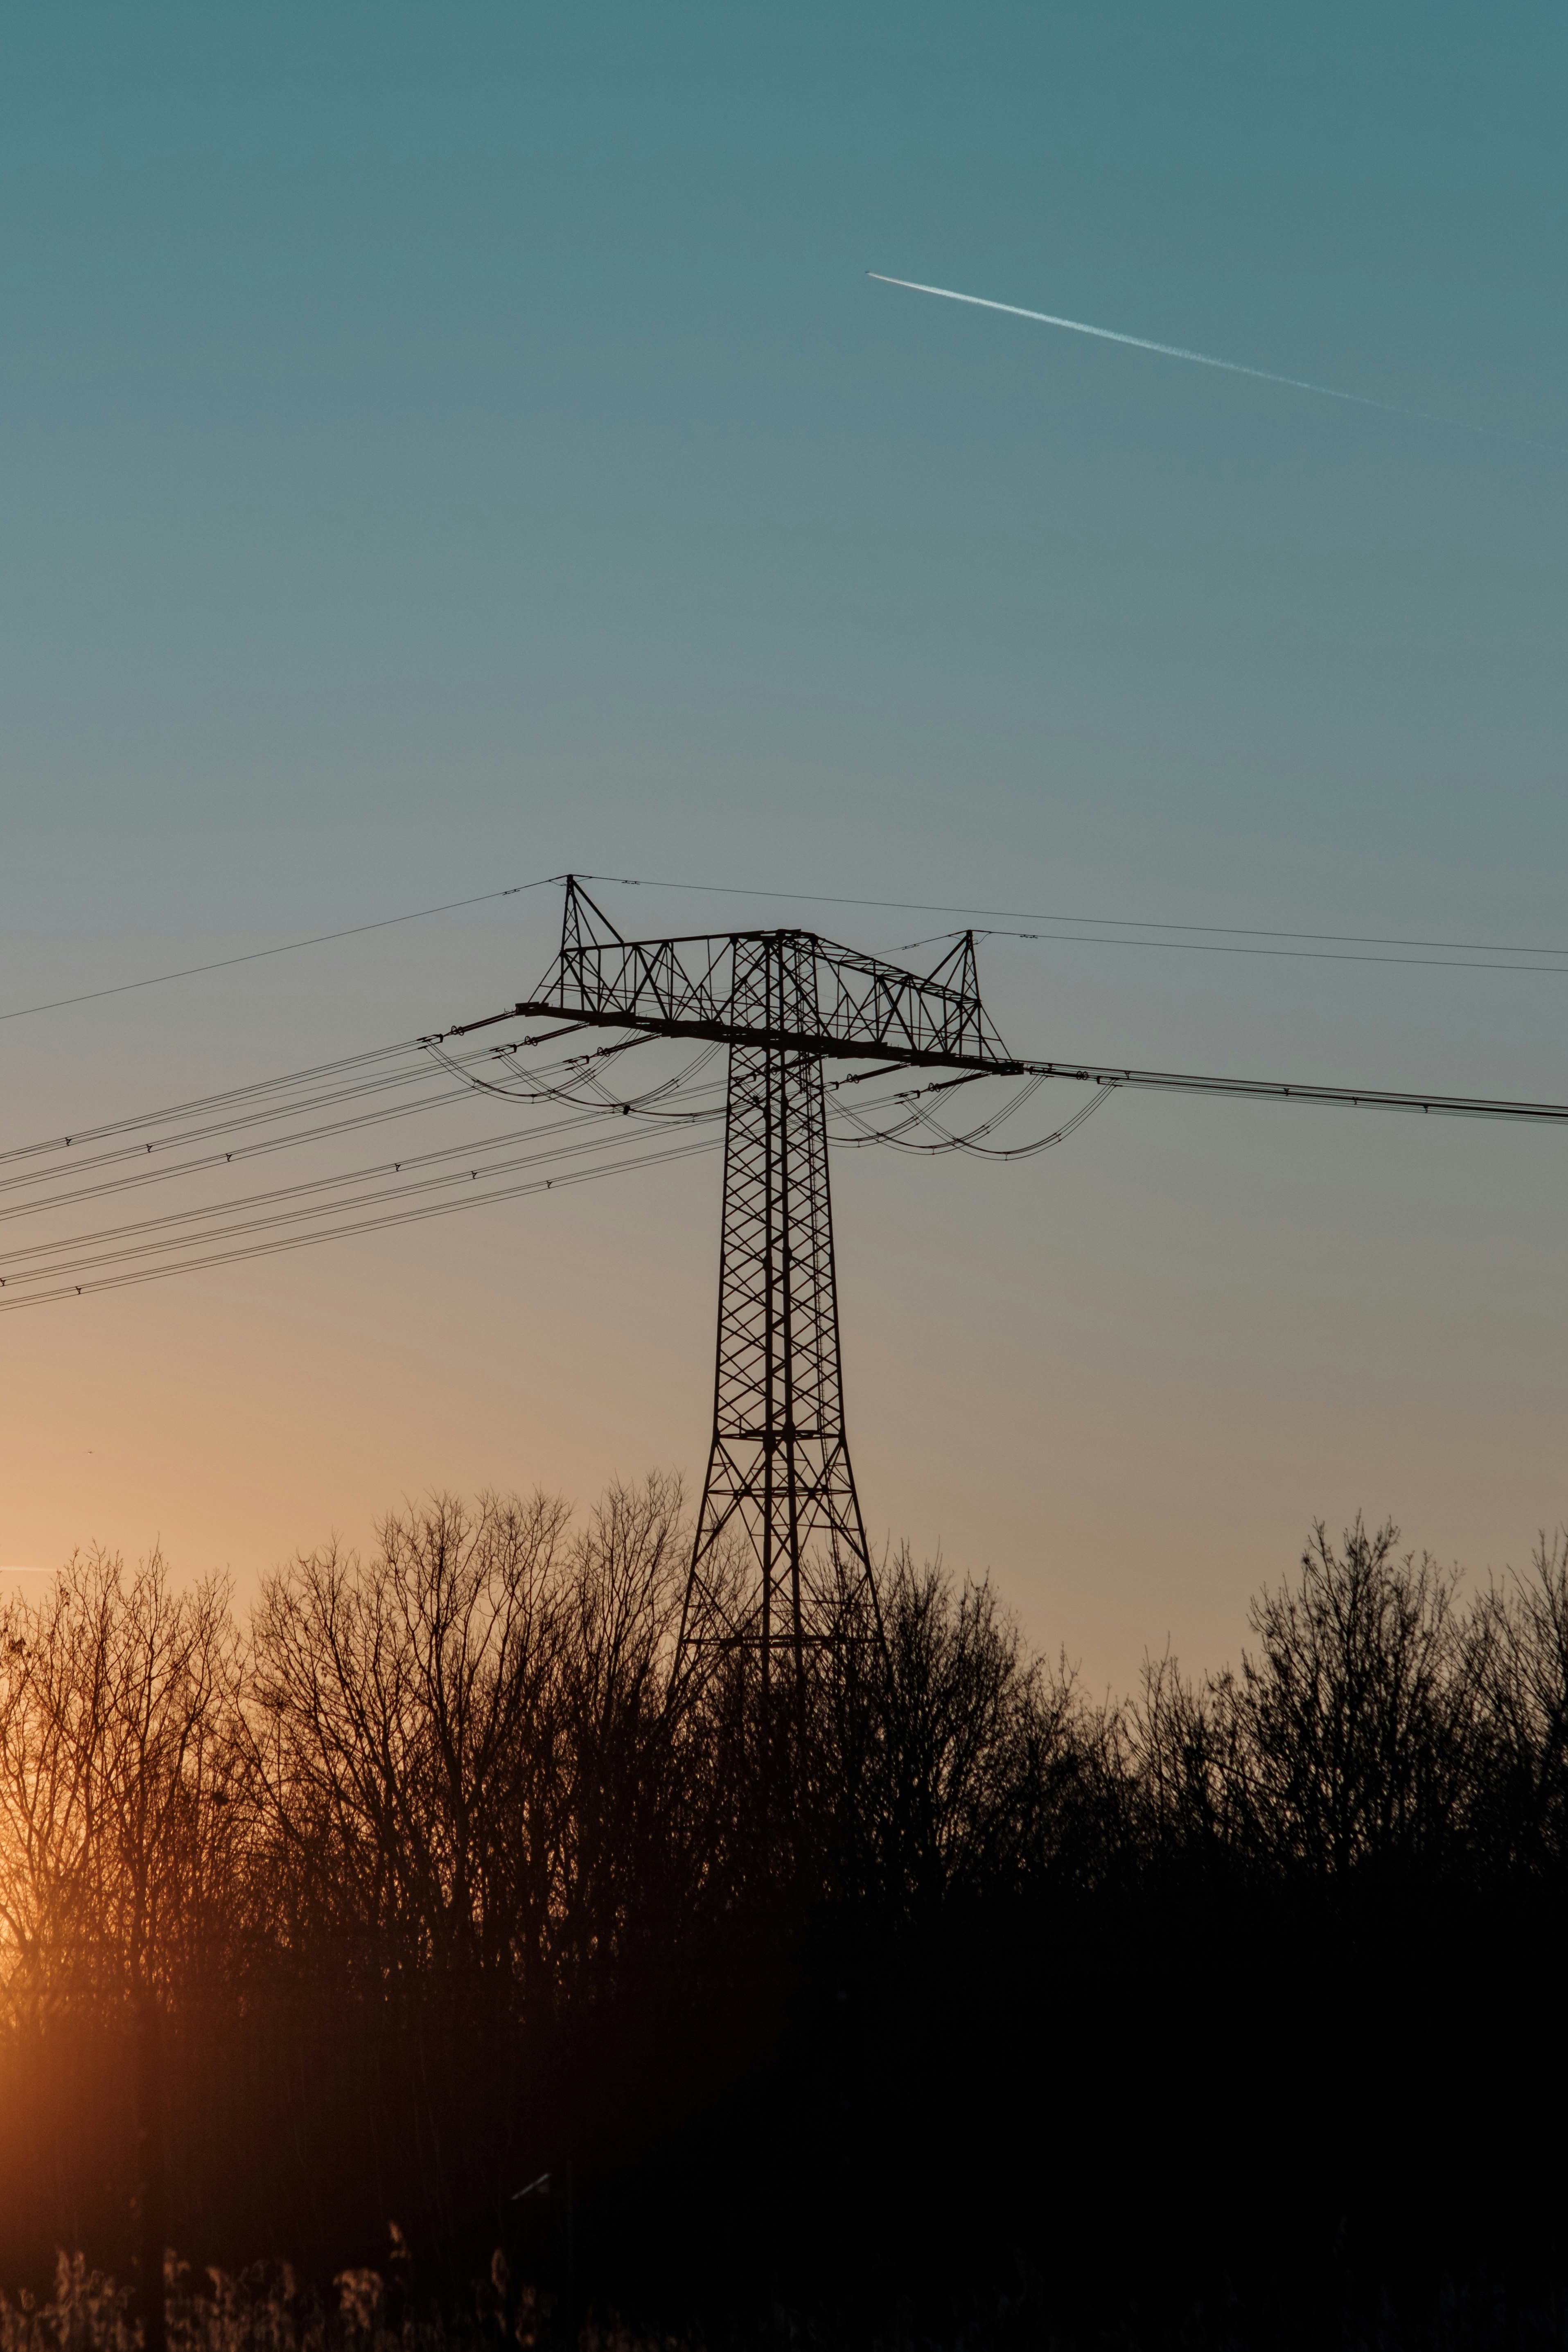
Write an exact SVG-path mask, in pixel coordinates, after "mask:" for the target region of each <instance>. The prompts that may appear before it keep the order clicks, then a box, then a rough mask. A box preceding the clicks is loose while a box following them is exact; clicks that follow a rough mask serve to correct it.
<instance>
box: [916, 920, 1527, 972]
mask: <svg viewBox="0 0 1568 2352" xmlns="http://www.w3.org/2000/svg"><path fill="white" fill-rule="evenodd" d="M1170 928H1171V929H1174V928H1175V926H1174V925H1172V926H1170ZM1151 929H1152V926H1151ZM938 936H939V937H940V938H942V939H951V938H952V936H953V934H952V932H951V931H943V932H942V933H940V934H938ZM976 936H977V937H978V938H981V939H988V940H1038V941H1047V942H1050V943H1051V944H1053V945H1055V946H1058V947H1110V948H1168V949H1170V950H1173V951H1175V952H1179V953H1183V954H1186V955H1254V956H1288V957H1294V958H1296V959H1298V960H1299V961H1301V962H1304V963H1385V964H1395V965H1398V966H1400V967H1402V968H1403V969H1405V970H1406V971H1421V970H1423V969H1426V970H1436V971H1550V972H1555V973H1556V974H1557V975H1558V977H1559V978H1560V979H1568V963H1505V962H1500V961H1497V960H1495V959H1491V960H1487V961H1482V960H1481V958H1480V954H1479V950H1477V952H1476V953H1475V954H1474V955H1466V956H1458V955H1453V956H1430V955H1377V954H1368V953H1363V952H1361V951H1360V950H1356V951H1354V952H1352V953H1346V952H1345V951H1344V950H1342V949H1339V948H1263V947H1252V946H1243V945H1241V944H1239V943H1233V942H1230V941H1222V940H1118V939H1112V938H1110V936H1109V935H1108V934H1107V933H1104V932H1100V931H1089V930H1083V931H981V932H979V933H977V934H976ZM1259 936H1263V935H1262V934H1259ZM931 944H932V941H931V940H911V941H910V947H928V946H930V945H931ZM900 952H908V950H900ZM1558 952H1559V950H1555V949H1531V950H1521V954H1522V953H1531V954H1555V953H1558ZM1561 952H1562V953H1563V954H1565V955H1568V949H1564V950H1561Z"/></svg>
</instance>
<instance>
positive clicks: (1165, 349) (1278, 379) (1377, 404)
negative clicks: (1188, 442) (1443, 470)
mask: <svg viewBox="0 0 1568 2352" xmlns="http://www.w3.org/2000/svg"><path fill="white" fill-rule="evenodd" d="M866 275H867V277H868V278H875V279H876V281H877V283H878V285H879V286H902V287H904V288H906V289H908V291H909V292H910V293H911V294H937V295H940V296H941V298H942V300H943V301H944V302H967V303H969V304H970V305H971V307H972V308H973V309H974V310H1003V311H1005V313H1006V315H1007V316H1008V318H1010V319H1033V320H1036V321H1037V323H1038V324H1039V325H1040V326H1042V327H1065V328H1066V330H1067V331H1068V334H1069V335H1093V336H1094V337H1095V338H1096V340H1097V341H1100V342H1102V343H1125V344H1127V345H1128V346H1129V348H1130V349H1131V350H1132V351H1135V352H1159V354H1160V356H1161V358H1162V359H1167V360H1188V361H1190V362H1191V363H1192V364H1193V366H1194V367H1209V368H1223V369H1224V370H1225V373H1226V374H1227V375H1249V376H1252V377H1254V378H1255V379H1256V380H1257V382H1258V383H1282V384H1285V385H1288V386H1289V390H1290V391H1292V392H1316V393H1321V394H1322V396H1323V398H1324V399H1325V400H1348V401H1349V402H1350V403H1351V404H1352V406H1353V407H1356V408H1379V409H1381V410H1382V411H1383V413H1384V415H1385V416H1414V417H1417V418H1419V420H1420V421H1421V423H1422V424H1423V425H1453V426H1456V427H1457V428H1458V431H1459V432H1461V433H1484V434H1485V435H1486V436H1487V438H1488V439H1489V440H1490V441H1511V442H1512V443H1513V444H1514V445H1515V446H1516V447H1518V448H1521V449H1544V450H1546V451H1548V452H1549V454H1550V455H1551V456H1552V457H1562V456H1563V455H1564V452H1563V450H1561V449H1559V448H1558V447H1556V446H1555V445H1554V444H1553V443H1552V442H1550V441H1530V440H1526V439H1525V437H1524V436H1523V435H1522V434H1519V433H1505V432H1502V431H1501V430H1500V428H1499V427H1498V426H1497V425H1470V424H1468V423H1467V422H1466V420H1465V419H1464V418H1463V417H1459V416H1438V415H1435V414H1434V412H1433V411H1432V410H1431V409H1429V408H1405V407H1403V406H1401V405H1400V404H1398V403H1397V402H1395V401H1392V400H1373V399H1372V398H1370V397H1369V395H1368V394H1366V393H1364V392H1341V391H1339V390H1337V389H1336V387H1335V386H1334V385H1333V384H1331V383H1309V382H1308V381H1307V379H1306V378H1305V377H1304V376H1299V375H1276V374H1275V373H1274V371H1273V369H1272V368H1256V367H1247V366H1245V365H1244V364H1243V362H1241V361H1240V360H1216V359H1215V357H1214V356H1213V354H1212V353H1211V352H1189V351H1187V350H1186V349H1185V348H1184V345H1182V344H1181V343H1155V342H1151V341H1150V340H1149V338H1148V337H1147V336H1146V335H1121V334H1118V333H1117V332H1116V331H1115V329H1114V328H1112V327H1091V326H1089V324H1088V323H1087V322H1086V321H1085V320H1082V319H1058V318H1056V317H1054V316H1053V314H1052V313H1051V312H1050V311H1049V310H1023V309H1021V308H1020V307H1019V305H1018V304H1017V303H1016V302H992V301H988V300H987V299H986V298H985V296H984V294H959V293H955V292H954V290H953V289H952V287H951V286H921V284H919V283H918V281H917V280H916V279H915V278H886V277H884V276H883V274H882V272H881V271H880V270H879V269H868V271H867V272H866Z"/></svg>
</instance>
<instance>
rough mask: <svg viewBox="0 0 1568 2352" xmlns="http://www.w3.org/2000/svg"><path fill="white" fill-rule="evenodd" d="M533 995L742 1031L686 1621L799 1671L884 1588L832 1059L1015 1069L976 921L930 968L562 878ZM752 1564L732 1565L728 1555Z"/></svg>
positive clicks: (604, 1013) (685, 1025) (689, 1025)
mask: <svg viewBox="0 0 1568 2352" xmlns="http://www.w3.org/2000/svg"><path fill="white" fill-rule="evenodd" d="M516 1010H517V1011H518V1012H519V1013H552V1014H557V1015H564V1016H566V1017H567V1018H569V1019H574V1020H578V1021H585V1022H595V1023H598V1024H603V1025H605V1026H607V1027H617V1028H633V1029H641V1030H645V1031H652V1032H654V1033H656V1034H666V1035H670V1036H684V1037H700V1038H709V1039H712V1040H715V1041H717V1042H720V1043H722V1044H724V1045H727V1046H728V1047H729V1053H730V1076H729V1087H728V1096H727V1101H726V1107H725V1126H724V1216H723V1238H722V1244H721V1255H720V1265H719V1343H718V1362H717V1368H716V1373H715V1379H714V1395H713V1435H712V1441H711V1444H710V1449H709V1456H708V1474H707V1476H706V1478H705V1479H704V1481H703V1486H702V1502H701V1507H700V1511H699V1514H698V1525H697V1538H696V1543H695V1546H694V1549H693V1552H692V1559H691V1570H690V1575H689V1580H688V1586H687V1595H686V1607H685V1611H684V1612H683V1619H682V1633H681V1640H682V1643H683V1644H684V1643H686V1642H687V1641H688V1640H690V1639H700V1640H704V1641H717V1642H721V1643H723V1644H725V1645H726V1646H731V1647H737V1646H739V1647H746V1648H749V1649H754V1650H755V1651H757V1652H758V1653H759V1654H760V1659H761V1667H762V1675H763V1683H764V1685H767V1684H768V1682H769V1681H770V1679H771V1677H772V1675H773V1670H774V1664H775V1661H776V1660H777V1658H778V1655H779V1653H780V1652H781V1651H782V1652H783V1653H784V1656H785V1657H786V1658H788V1659H789V1660H790V1662H791V1663H792V1664H793V1666H794V1669H795V1675H796V1677H797V1679H798V1678H799V1677H800V1676H801V1675H804V1672H805V1654H806V1652H807V1651H808V1650H809V1649H811V1648H812V1647H813V1646H814V1645H816V1644H818V1643H823V1642H825V1641H827V1640H830V1639H832V1638H834V1629H835V1628H836V1627H837V1626H839V1625H841V1624H842V1623H843V1622H844V1619H845V1612H846V1608H847V1607H848V1608H849V1609H850V1610H854V1609H855V1607H856V1606H857V1604H866V1605H868V1608H869V1610H870V1612H871V1614H872V1617H873V1620H875V1613H876V1606H877V1596H876V1584H875V1580H874V1578H873V1576H872V1571H871V1557H870V1552H869V1550H868V1547H867V1542H866V1530H865V1527H864V1524H863V1522H862V1519H861V1517H860V1504H859V1498H858V1496H857V1494H856V1491H855V1474H854V1471H853V1470H852V1469H851V1467H850V1463H849V1448H848V1444H847V1439H846V1436H845V1429H844V1385H843V1376H842V1373H841V1371H840V1369H839V1353H838V1297H837V1281H836V1277H835V1271H834V1262H833V1209H832V1200H831V1195H830V1192H829V1188H828V1175H827V1134H826V1116H825V1103H824V1090H823V1075H822V1066H823V1062H824V1060H825V1059H833V1060H838V1059H846V1060H859V1059H866V1058H870V1059H874V1060H879V1061H882V1062H886V1063H888V1064H890V1065H891V1066H896V1067H900V1068H902V1067H904V1066H907V1065H910V1064H921V1065H940V1066H953V1065H957V1066H960V1067H963V1068H969V1069H985V1070H997V1071H1008V1070H1016V1069H1017V1067H1018V1065H1017V1064H1016V1062H1013V1061H1012V1060H1010V1058H1009V1057H1008V1055H1007V1054H1006V1051H1005V1048H1004V1046H1003V1045H1002V1042H1001V1040H1000V1038H999V1037H998V1036H997V1035H996V1033H995V1031H994V1028H993V1027H992V1026H991V1024H990V1022H989V1021H988V1020H987V1018H986V1016H985V1014H984V1011H983V1010H982V1008H981V1004H980V999H979V992H978V987H977V983H976V979H975V971H974V950H973V940H971V939H970V938H969V937H968V936H967V935H966V936H965V937H964V939H963V940H962V941H961V943H960V944H959V946H957V947H956V948H954V949H953V950H952V953H951V954H950V955H948V956H946V957H944V958H943V960H942V963H940V964H939V965H938V967H937V969H936V971H934V972H933V973H931V975H930V976H929V977H928V978H921V976H919V975H917V974H915V973H913V972H908V971H900V970H899V969H898V967H897V966H895V965H892V964H885V963H882V962H880V961H879V960H878V959H876V958H875V957H871V956H864V955H858V954H857V953H856V952H855V951H854V950H851V949H848V948H841V947H836V946H834V945H833V944H832V943H831V942H830V941H827V940H820V939H818V938H817V937H816V934H815V933H814V932H811V931H802V930H772V931H734V932H726V933H722V934H720V935H718V936H711V937H703V938H698V939H681V940H623V939H622V937H621V935H620V933H619V932H618V931H616V929H615V927H614V926H613V924H611V923H610V922H609V920H608V919H607V918H606V917H605V915H604V914H603V913H602V911H601V910H600V908H597V907H596V906H595V904H594V902H593V900H592V899H591V898H589V897H588V896H587V893H586V892H585V891H584V890H583V889H582V888H581V887H579V886H578V885H577V884H576V883H575V882H574V881H571V880H568V882H567V886H566V908H565V916H564V920H563V927H562V938H561V955H560V958H559V960H558V961H557V963H556V964H555V966H554V968H553V970H552V971H551V972H550V973H549V975H548V976H547V978H546V980H545V982H544V983H543V985H542V988H541V989H540V991H539V992H538V993H537V994H536V995H535V996H533V997H532V998H530V999H529V1000H527V1001H526V1002H525V1003H521V1004H519V1005H518V1006H517V1007H516ZM737 1549H739V1551H740V1555H741V1559H742V1562H743V1563H744V1565H743V1570H742V1574H741V1576H740V1579H739V1582H738V1583H737V1580H736V1574H735V1566H736V1562H735V1553H736V1551H737Z"/></svg>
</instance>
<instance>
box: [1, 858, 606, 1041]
mask: <svg viewBox="0 0 1568 2352" xmlns="http://www.w3.org/2000/svg"><path fill="white" fill-rule="evenodd" d="M565 878H566V877H565V876H564V875H562V874H542V875H540V876H538V877H536V878H535V879H534V880H533V881H531V882H510V883H508V884H507V886H506V887H505V888H504V889H500V890H479V891H476V892H475V894H474V895H473V897H472V898H447V899H445V900H443V902H442V903H441V904H440V905H439V906H437V907H414V908H410V909H409V910H408V912H407V913H406V914H402V915H379V916H377V917H376V918H375V919H374V921H373V922H368V923H349V924H346V925H345V926H344V927H343V929H341V930H336V931H316V932H313V933H312V934H311V936H310V938H309V939H303V940H279V941H278V942H277V944H276V945H275V946H273V947H269V948H247V949H246V950H244V952H243V953H241V954H239V955H228V956H215V957H214V958H213V959H212V961H210V962H208V963H187V964H181V965H180V966H179V967H178V968H177V969H176V970H175V971H154V972H149V973H148V974H147V975H146V977H145V978H144V979H142V980H121V981H116V982H113V983H112V984H111V985H110V986H109V987H106V988H84V989H81V990H79V992H78V993H77V994H76V995H74V996H56V997H52V998H51V999H50V1000H49V1002H48V1003H46V1004H15V1005H13V1006H12V1007H11V1008H10V1010H9V1011H8V1012H5V1013H0V1021H28V1020H31V1019H32V1018H33V1016H34V1015H35V1014H37V1013H60V1012H63V1011H64V1010H65V1008H66V1007H67V1006H68V1005H71V1004H96V1003H100V1001H101V1000H102V999H103V998H104V997H106V996H132V995H134V994H135V992H137V990H138V989H142V988H163V987H165V986H166V985H167V984H168V982H171V981H175V980H196V979H199V978H200V977H201V975H202V974H203V973H205V972H213V971H232V970H233V969H234V967H235V966H236V965H237V964H242V963H265V962H266V961H268V959H269V958H270V957H272V956H281V955H297V954H298V953H299V952H300V950H301V949H302V948H324V947H328V946H330V945H331V942H332V941H333V940H357V939H363V936H364V934H365V933H366V932H367V931H390V930H395V929H396V928H397V926H398V925H399V924H400V923H421V922H424V921H425V920H426V918H427V917H429V916H431V915H451V914H456V913H457V912H458V909H459V908H465V907H483V906H487V905H489V903H490V902H491V901H492V900H493V899H496V898H521V897H522V896H523V895H524V893H525V892H527V891H530V890H543V889H546V888H548V887H549V885H550V884H551V883H552V882H563V881H564V880H565Z"/></svg>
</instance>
